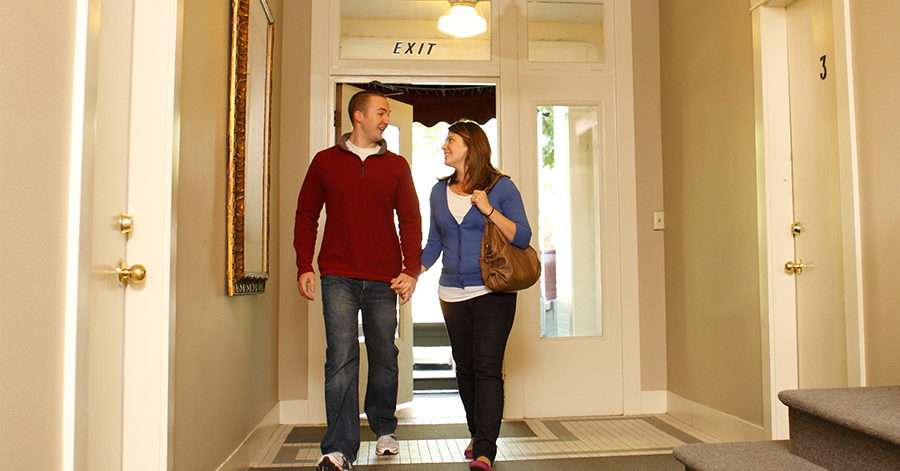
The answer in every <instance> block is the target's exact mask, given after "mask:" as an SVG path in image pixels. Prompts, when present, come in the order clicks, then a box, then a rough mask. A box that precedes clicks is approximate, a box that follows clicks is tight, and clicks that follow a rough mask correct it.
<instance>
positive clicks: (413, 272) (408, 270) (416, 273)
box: [402, 267, 421, 281]
mask: <svg viewBox="0 0 900 471" xmlns="http://www.w3.org/2000/svg"><path fill="white" fill-rule="evenodd" d="M420 271H421V269H419V271H417V270H415V269H413V268H412V267H406V268H404V269H403V271H402V273H406V274H407V275H409V276H411V277H413V279H414V280H416V281H419V272H420Z"/></svg>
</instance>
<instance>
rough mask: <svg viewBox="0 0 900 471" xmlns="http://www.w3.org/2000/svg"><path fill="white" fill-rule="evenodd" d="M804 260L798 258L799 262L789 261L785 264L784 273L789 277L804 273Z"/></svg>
mask: <svg viewBox="0 0 900 471" xmlns="http://www.w3.org/2000/svg"><path fill="white" fill-rule="evenodd" d="M803 267H804V265H803V259H802V258H798V259H797V262H796V263H795V262H791V261H788V262H787V263H785V264H784V271H786V272H787V273H788V274H789V275H790V274H792V273H795V274H797V275H799V274H801V273H803Z"/></svg>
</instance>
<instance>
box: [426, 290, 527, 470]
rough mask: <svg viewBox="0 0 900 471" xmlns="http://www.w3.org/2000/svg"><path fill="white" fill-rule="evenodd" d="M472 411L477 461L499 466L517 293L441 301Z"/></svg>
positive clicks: (461, 389) (463, 395)
mask: <svg viewBox="0 0 900 471" xmlns="http://www.w3.org/2000/svg"><path fill="white" fill-rule="evenodd" d="M441 310H442V311H443V312H444V321H445V323H446V324H447V333H448V334H450V344H451V345H452V347H453V359H454V360H455V361H456V382H457V384H458V386H459V395H460V397H461V398H462V401H463V406H464V407H465V409H466V421H467V422H468V424H469V433H471V434H472V437H473V438H474V439H475V444H474V447H473V449H472V456H473V457H475V458H478V457H479V456H484V457H486V458H488V459H490V460H491V462H493V461H494V458H495V457H496V456H497V437H499V436H500V422H501V421H502V419H503V354H504V353H505V352H506V341H507V340H508V339H509V332H510V330H512V325H513V320H514V319H515V316H516V293H489V294H485V295H482V296H479V297H477V298H473V299H470V300H468V301H462V302H458V303H448V302H444V301H441Z"/></svg>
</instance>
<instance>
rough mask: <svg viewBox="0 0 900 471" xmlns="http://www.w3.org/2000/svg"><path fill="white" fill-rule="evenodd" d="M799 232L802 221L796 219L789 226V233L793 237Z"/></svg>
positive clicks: (801, 227) (801, 229) (801, 230)
mask: <svg viewBox="0 0 900 471" xmlns="http://www.w3.org/2000/svg"><path fill="white" fill-rule="evenodd" d="M801 232H803V223H802V222H800V221H797V222H795V223H794V224H793V225H792V226H791V234H792V235H793V236H794V237H797V236H798V235H800V233H801Z"/></svg>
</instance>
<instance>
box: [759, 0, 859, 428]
mask: <svg viewBox="0 0 900 471" xmlns="http://www.w3.org/2000/svg"><path fill="white" fill-rule="evenodd" d="M786 3H790V5H788V6H787V7H784V6H783V5H784V4H786ZM779 5H780V6H777V7H776V6H771V7H765V6H760V7H758V8H757V9H756V10H754V26H755V29H756V31H755V34H754V43H755V44H754V46H755V49H756V53H757V54H756V59H757V61H756V64H755V66H756V77H757V83H756V91H757V116H758V118H759V119H758V120H757V123H758V125H759V127H760V131H761V134H760V137H761V141H760V144H761V145H760V146H759V147H758V148H757V152H758V154H759V157H760V161H761V163H762V167H761V172H760V175H759V179H760V185H761V186H760V188H761V189H763V190H764V192H765V193H764V194H761V197H762V198H764V199H761V200H760V201H761V203H762V206H761V208H762V209H763V210H764V212H765V214H764V215H763V217H761V218H760V221H761V222H762V223H764V224H765V226H764V232H765V237H766V239H765V246H764V249H765V252H764V253H762V255H763V256H764V257H765V259H766V262H765V265H766V271H765V273H763V274H762V275H763V276H764V277H765V278H764V279H765V282H766V293H765V294H766V296H765V298H763V301H764V302H765V304H764V305H763V309H764V310H766V311H767V312H766V314H767V315H765V316H763V318H762V320H763V329H762V334H763V336H762V345H763V353H764V361H763V373H764V378H763V381H764V385H765V389H766V390H765V392H764V397H763V406H764V409H765V416H764V428H765V431H766V434H767V438H773V439H781V438H787V436H788V433H789V423H788V412H787V408H786V407H785V406H783V405H782V404H781V402H780V401H779V400H778V397H777V394H778V392H779V391H782V390H785V389H797V388H800V387H802V388H815V387H841V386H861V385H865V341H864V337H863V332H864V330H863V322H862V316H863V314H862V312H863V311H862V303H861V300H860V295H861V289H862V285H861V270H862V269H861V263H860V256H861V255H860V253H861V252H860V242H859V209H858V190H857V189H856V174H857V171H856V151H855V137H854V130H853V127H852V125H851V124H852V123H853V122H854V110H853V107H852V102H853V99H852V90H853V84H852V74H851V73H850V70H849V68H850V66H851V65H850V64H851V61H850V60H849V59H848V58H849V53H848V49H847V47H848V39H849V29H848V20H847V18H846V16H845V13H846V12H847V11H848V0H821V1H820V0H796V1H793V2H790V1H788V2H783V3H780V4H779ZM795 222H796V223H799V224H794V223H795ZM794 226H796V227H797V229H796V230H795V229H794ZM801 260H802V270H801V271H800V272H799V273H798V272H796V270H795V269H792V266H793V265H796V264H798V263H800V261H801ZM786 262H788V263H790V264H791V265H788V264H787V263H786ZM789 269H790V270H789Z"/></svg>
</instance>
